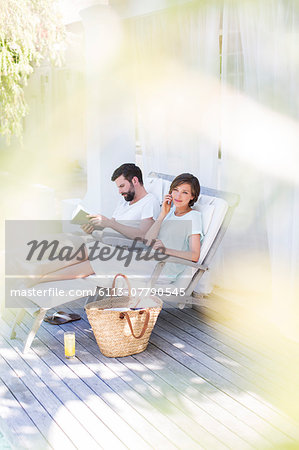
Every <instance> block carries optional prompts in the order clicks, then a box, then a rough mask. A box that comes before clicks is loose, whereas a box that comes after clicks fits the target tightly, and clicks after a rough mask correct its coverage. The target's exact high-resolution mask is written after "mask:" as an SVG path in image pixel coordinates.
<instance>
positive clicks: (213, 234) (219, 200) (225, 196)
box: [11, 172, 239, 353]
mask: <svg viewBox="0 0 299 450" xmlns="http://www.w3.org/2000/svg"><path fill="white" fill-rule="evenodd" d="M173 178H174V176H171V175H166V174H162V173H156V172H151V173H150V174H149V176H148V178H147V179H146V182H145V186H146V189H147V191H148V192H152V193H153V194H155V195H156V196H157V197H158V198H159V200H160V202H162V199H163V197H164V195H165V194H166V193H168V191H169V186H170V184H171V181H172V180H173ZM238 202H239V196H238V195H237V194H233V193H228V192H223V191H218V190H216V189H210V188H206V187H203V186H202V187H201V195H200V197H199V199H198V201H197V203H196V204H195V205H194V208H195V209H197V210H199V211H201V212H202V217H203V231H204V239H203V243H202V247H201V255H200V259H199V261H198V262H197V263H194V262H191V261H187V260H183V259H181V258H176V257H170V258H168V259H167V260H166V261H162V262H158V263H157V265H156V267H155V270H154V272H153V273H152V276H151V278H150V286H151V287H155V288H161V289H164V291H166V289H167V288H170V289H171V292H173V291H174V290H175V288H178V289H184V292H185V295H184V296H175V297H174V299H175V301H176V303H177V304H178V305H179V306H180V307H183V306H184V305H185V304H186V303H196V299H195V298H194V297H192V292H193V290H194V289H195V287H196V286H197V284H198V282H199V280H200V279H201V277H202V276H203V274H204V273H205V272H206V271H207V270H209V267H210V265H211V262H212V260H213V257H214V255H215V253H216V251H217V249H218V247H219V244H220V242H221V241H222V239H223V236H224V234H225V232H226V230H227V228H228V226H229V223H230V221H231V217H232V215H233V211H234V208H235V207H236V206H237V205H238ZM102 240H103V242H104V243H105V244H109V245H115V246H116V245H121V246H127V247H130V245H131V244H132V241H131V240H130V239H126V238H124V237H121V236H119V235H114V236H113V235H111V234H109V233H107V234H106V235H105V233H104V234H103V237H102ZM168 263H177V264H182V265H184V266H186V267H189V268H192V273H191V274H189V275H188V276H186V275H183V276H180V277H179V278H178V279H177V280H176V281H175V282H173V283H170V284H169V285H165V284H160V283H159V275H160V274H161V271H162V269H163V267H164V265H165V264H168ZM54 286H55V289H53V288H54ZM39 287H40V288H42V289H43V290H44V291H46V290H47V289H50V288H52V289H53V295H51V294H50V295H49V296H47V297H46V298H45V297H39V298H38V301H37V298H36V297H34V298H33V297H28V300H29V301H30V302H31V303H32V307H35V308H36V307H37V308H38V313H37V315H36V318H35V321H34V323H33V326H32V329H31V330H30V332H29V334H28V336H27V339H26V342H25V345H24V353H25V352H26V351H27V350H28V349H29V348H30V346H31V344H32V341H33V339H34V337H35V335H36V333H37V331H38V329H39V327H40V325H41V323H42V321H43V319H44V317H45V314H46V312H47V311H48V310H49V309H51V308H58V307H61V306H62V305H63V304H65V303H68V302H70V301H72V300H76V299H78V298H82V297H87V296H88V294H89V292H90V291H93V292H94V291H95V290H96V288H97V287H100V286H99V279H98V277H97V276H95V275H92V276H89V277H87V278H84V279H75V280H65V281H55V282H49V283H42V284H41V285H37V286H35V288H36V289H38V288H39ZM59 289H62V290H64V292H66V293H67V295H65V296H64V297H59V296H57V295H56V294H55V293H57V292H59ZM79 291H80V292H81V293H82V294H81V295H78V292H79ZM88 291H89V292H88ZM49 292H50V291H49ZM62 300H63V301H62ZM169 300H170V301H171V300H173V297H172V298H171V297H170V298H169ZM24 314H25V309H24V308H22V309H20V310H19V312H18V314H17V315H16V317H15V320H14V323H13V325H12V329H11V338H12V339H13V338H15V336H16V333H15V328H16V325H17V324H18V323H20V322H21V321H22V319H23V316H24Z"/></svg>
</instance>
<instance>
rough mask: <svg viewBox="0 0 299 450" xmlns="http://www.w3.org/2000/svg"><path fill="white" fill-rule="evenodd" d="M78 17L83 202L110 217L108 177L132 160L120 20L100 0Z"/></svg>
mask: <svg viewBox="0 0 299 450" xmlns="http://www.w3.org/2000/svg"><path fill="white" fill-rule="evenodd" d="M89 4H90V2H89ZM80 16H81V17H82V21H83V26H84V31H85V47H86V48H85V58H86V60H85V67H86V87H87V99H86V100H87V104H86V143H87V193H86V196H85V198H84V202H83V203H84V205H85V206H86V208H87V209H88V210H89V211H90V212H93V213H95V212H98V213H102V214H104V215H107V216H110V215H111V213H112V212H113V210H114V208H115V205H116V203H117V201H118V200H119V194H118V192H117V189H116V187H115V186H114V184H113V183H112V182H111V181H110V178H111V175H112V173H113V171H114V169H115V168H116V167H118V166H119V165H121V164H122V163H124V162H135V129H134V103H133V101H134V95H133V94H132V93H131V88H130V83H126V79H125V77H126V75H125V72H126V71H125V70H124V64H123V63H124V60H123V61H122V64H123V65H121V62H120V45H121V43H122V42H121V41H122V33H121V31H122V30H121V26H122V24H121V20H120V18H119V17H117V16H116V14H115V13H114V12H112V10H111V8H110V6H109V5H108V4H107V2H103V1H102V2H100V1H93V2H92V6H89V7H88V8H85V9H82V10H81V11H80ZM82 64H84V62H83V61H82ZM125 65H126V61H125Z"/></svg>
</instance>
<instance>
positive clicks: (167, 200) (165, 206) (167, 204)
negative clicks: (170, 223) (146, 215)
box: [160, 194, 172, 217]
mask: <svg viewBox="0 0 299 450" xmlns="http://www.w3.org/2000/svg"><path fill="white" fill-rule="evenodd" d="M171 203H172V195H171V194H167V195H165V197H164V200H163V203H162V206H161V213H160V214H162V215H163V217H166V216H167V214H168V213H169V211H170V208H171Z"/></svg>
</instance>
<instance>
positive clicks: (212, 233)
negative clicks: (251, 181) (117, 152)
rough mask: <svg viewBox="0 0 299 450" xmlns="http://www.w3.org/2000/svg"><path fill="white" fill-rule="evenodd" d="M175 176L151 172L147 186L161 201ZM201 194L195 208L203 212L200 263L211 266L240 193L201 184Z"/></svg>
mask: <svg viewBox="0 0 299 450" xmlns="http://www.w3.org/2000/svg"><path fill="white" fill-rule="evenodd" d="M174 178H175V177H174V176H173V175H168V174H164V173H158V172H150V173H149V175H148V177H147V178H146V180H145V188H146V189H147V191H148V192H151V193H153V194H155V195H156V196H157V197H158V199H159V201H160V203H162V200H163V197H164V196H165V195H166V194H167V193H168V192H169V187H170V184H171V181H172V180H173V179H174ZM200 191H201V195H200V197H199V199H198V201H197V202H196V203H195V205H194V209H196V210H198V211H200V212H201V213H202V219H203V231H204V239H203V243H202V247H201V255H200V259H199V261H198V264H205V265H207V266H209V264H210V262H211V260H212V258H213V256H214V254H215V252H216V250H217V248H218V246H219V244H220V242H221V241H222V239H223V236H224V234H225V232H226V230H227V228H228V226H229V223H230V221H231V218H232V215H233V212H234V209H235V207H236V206H237V205H238V203H239V199H240V197H239V195H238V194H234V193H231V192H224V191H220V190H217V189H211V188H207V187H205V186H201V190H200Z"/></svg>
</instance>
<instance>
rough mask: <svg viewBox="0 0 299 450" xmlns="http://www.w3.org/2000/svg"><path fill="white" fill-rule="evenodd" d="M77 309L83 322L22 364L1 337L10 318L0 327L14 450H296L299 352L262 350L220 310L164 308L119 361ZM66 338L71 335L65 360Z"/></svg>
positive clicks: (206, 304) (1, 387) (56, 334)
mask: <svg viewBox="0 0 299 450" xmlns="http://www.w3.org/2000/svg"><path fill="white" fill-rule="evenodd" d="M63 309H64V310H67V309H66V308H63ZM72 310H73V311H75V312H79V313H80V314H81V315H83V320H80V321H78V322H73V323H69V324H65V325H63V326H51V325H50V324H47V323H43V325H42V327H41V328H40V330H39V332H38V334H37V338H36V339H35V340H34V343H33V345H32V350H31V351H30V352H29V353H28V354H27V355H22V353H21V348H22V342H21V340H19V339H16V340H9V339H8V336H9V324H10V323H11V321H12V319H13V315H12V313H11V312H9V311H7V312H6V313H5V315H4V317H3V318H2V319H1V332H0V348H1V351H0V394H1V395H0V397H1V404H0V430H1V431H2V432H3V433H4V435H5V437H7V439H8V440H9V442H10V443H11V447H12V448H17V449H19V448H30V449H44V448H54V449H64V450H65V449H68V448H79V449H81V448H82V449H84V450H86V449H97V448H107V449H108V448H109V449H111V448H113V449H116V448H117V449H118V448H119V449H121V448H130V449H136V450H137V449H138V450H141V449H147V448H155V449H159V448H163V449H164V448H166V449H170V448H181V449H188V450H189V449H193V448H194V449H195V448H196V449H199V448H206V449H209V450H210V449H221V448H232V449H237V450H239V449H249V448H257V449H270V448H274V449H291V448H292V449H295V448H299V423H298V422H297V421H296V413H297V412H298V410H297V409H296V408H297V403H296V402H293V403H291V406H290V404H289V403H288V399H289V398H290V396H292V395H293V396H294V397H295V395H297V391H299V381H298V378H297V376H296V375H297V372H296V370H297V368H298V366H297V363H298V361H299V355H298V350H297V348H296V346H294V347H292V344H290V347H288V350H290V349H291V354H287V353H288V352H285V350H286V347H285V346H284V344H281V345H282V347H283V349H282V350H281V349H280V348H278V347H277V345H276V343H275V345H273V342H269V340H266V341H265V342H262V336H263V335H262V334H261V335H259V333H258V332H256V333H252V330H251V329H249V328H248V329H247V328H242V329H241V328H240V327H238V320H237V319H236V317H238V315H237V313H236V314H234V311H232V310H231V309H230V308H228V306H227V305H226V303H224V302H221V301H219V299H217V298H214V299H209V300H203V301H202V306H201V307H200V310H199V311H195V310H194V309H190V308H188V309H184V310H183V311H181V310H179V309H176V308H172V307H170V306H167V305H166V306H165V308H164V309H163V311H162V312H161V315H160V317H159V320H158V323H157V325H156V327H155V329H154V332H153V333H152V336H151V340H150V344H149V346H148V349H147V350H146V351H145V352H143V353H141V354H139V355H134V356H130V357H126V358H117V359H111V358H106V357H104V356H103V355H102V354H101V353H100V351H99V349H98V346H97V344H96V342H95V340H94V336H93V334H92V332H91V330H90V326H89V323H88V322H87V320H86V316H85V314H84V312H83V309H82V307H80V305H79V304H78V303H73V304H72ZM239 317H241V316H239ZM240 320H241V319H240ZM31 321H32V318H31V317H30V316H29V315H27V316H26V319H25V322H24V324H23V325H22V327H18V328H17V335H18V336H19V337H20V338H24V336H25V333H26V332H28V327H29V325H30V324H31ZM66 330H72V331H75V332H76V345H77V347H76V350H77V353H76V358H74V359H72V360H66V359H65V358H64V349H63V333H64V331H66ZM275 346H276V347H275ZM296 351H297V353H296ZM290 361H291V362H292V364H293V366H292V367H293V370H292V371H290V370H288V367H289V364H290ZM294 361H295V363H294Z"/></svg>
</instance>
